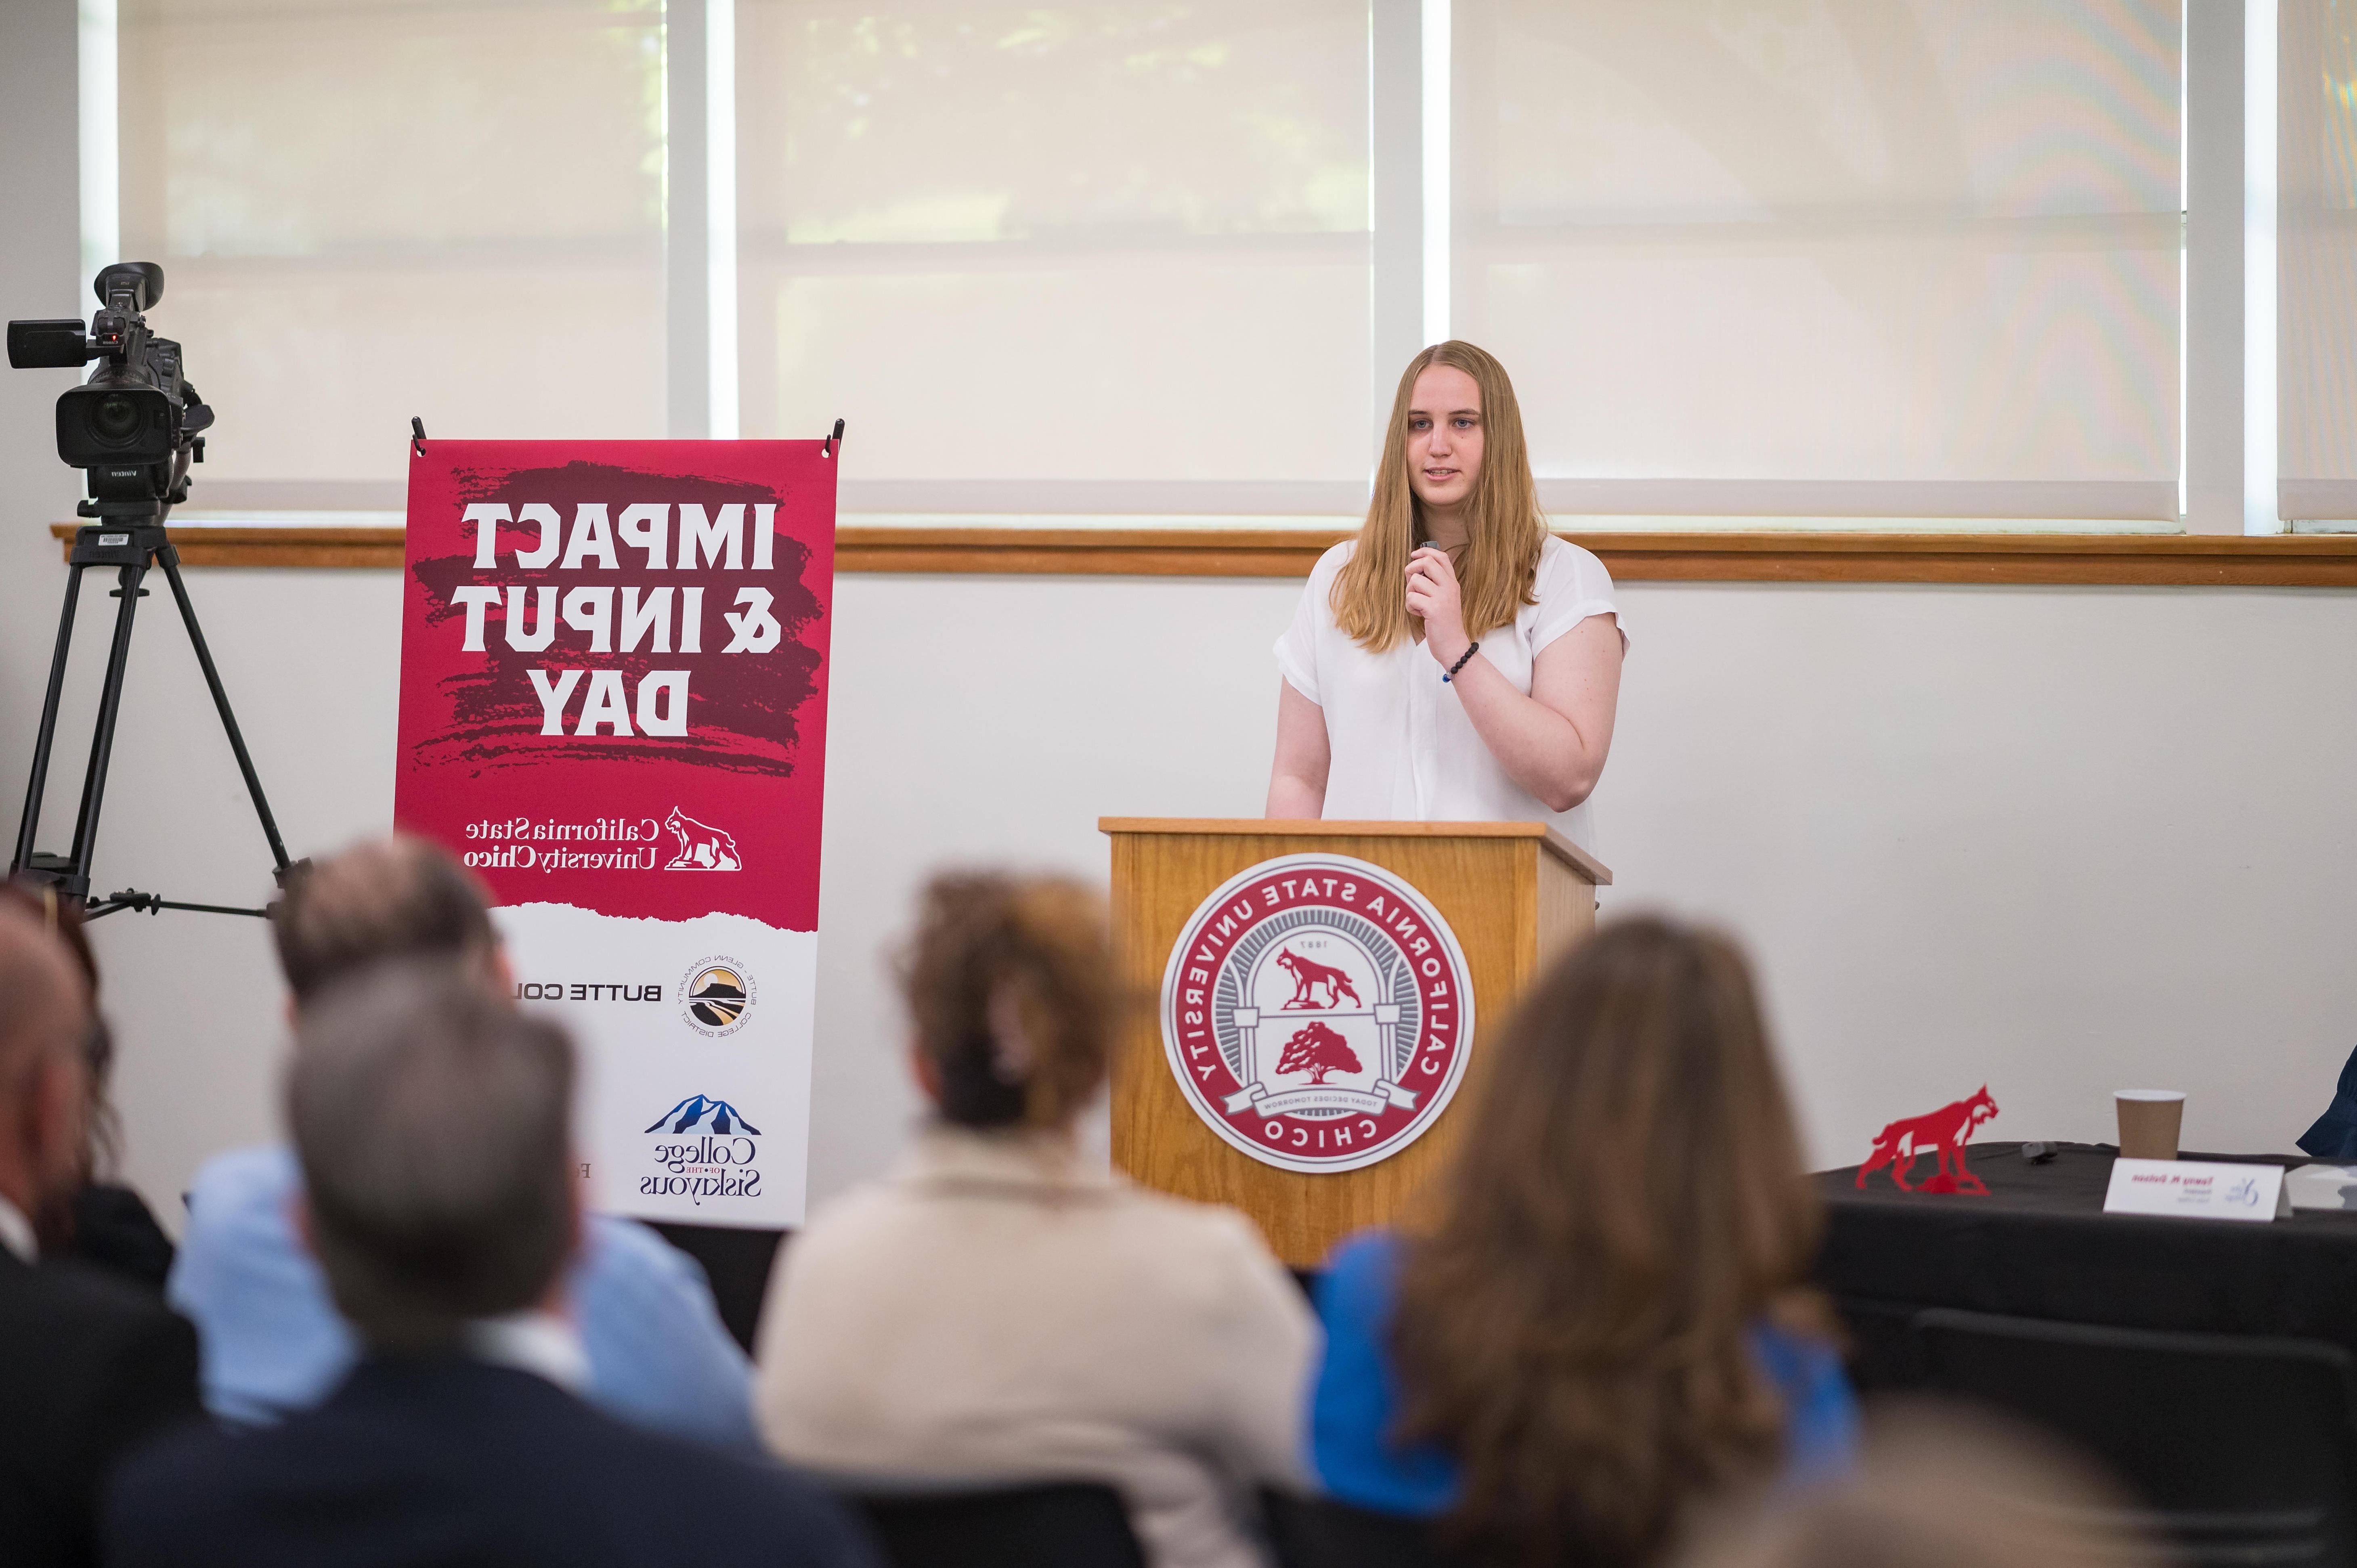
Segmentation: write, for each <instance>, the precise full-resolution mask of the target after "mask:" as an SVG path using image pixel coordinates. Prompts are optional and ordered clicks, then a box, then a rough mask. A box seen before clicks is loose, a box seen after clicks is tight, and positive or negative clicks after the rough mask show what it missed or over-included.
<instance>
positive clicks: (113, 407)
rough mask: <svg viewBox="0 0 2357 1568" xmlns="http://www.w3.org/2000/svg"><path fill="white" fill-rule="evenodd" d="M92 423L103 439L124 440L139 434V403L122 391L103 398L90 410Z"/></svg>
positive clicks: (92, 426)
mask: <svg viewBox="0 0 2357 1568" xmlns="http://www.w3.org/2000/svg"><path fill="white" fill-rule="evenodd" d="M90 423H91V428H92V429H94V430H96V431H97V432H98V435H99V438H100V439H101V440H104V441H122V440H124V439H126V438H127V437H129V436H132V435H136V434H138V431H139V405H138V404H137V403H135V402H133V401H132V400H131V399H129V398H127V397H124V396H123V395H122V394H120V393H117V394H116V395H115V396H113V397H109V398H101V399H100V400H99V404H98V406H97V407H96V408H94V409H92V410H91V412H90Z"/></svg>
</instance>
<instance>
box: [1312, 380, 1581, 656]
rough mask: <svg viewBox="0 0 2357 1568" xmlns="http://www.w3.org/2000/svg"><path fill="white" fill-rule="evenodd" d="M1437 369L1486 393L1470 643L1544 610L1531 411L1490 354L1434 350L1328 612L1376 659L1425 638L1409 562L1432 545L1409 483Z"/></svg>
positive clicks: (1468, 597)
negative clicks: (1410, 592) (1411, 608)
mask: <svg viewBox="0 0 2357 1568" xmlns="http://www.w3.org/2000/svg"><path fill="white" fill-rule="evenodd" d="M1434 365H1446V366H1448V367H1449V368H1450V369H1451V370H1458V371H1464V372H1465V373H1466V374H1467V375H1469V376H1470V377H1472V378H1473V384H1474V385H1475V386H1476V387H1478V388H1480V393H1481V434H1482V444H1481V468H1480V472H1479V473H1477V474H1476V475H1474V477H1473V494H1472V496H1471V497H1470V498H1469V503H1468V505H1467V507H1466V509H1465V521H1466V538H1465V553H1464V555H1463V557H1462V558H1461V559H1460V560H1458V563H1457V568H1456V570H1457V581H1458V585H1459V589H1460V592H1461V594H1462V596H1463V602H1464V606H1465V635H1466V636H1468V637H1487V636H1488V635H1490V633H1491V631H1493V630H1495V629H1496V628H1499V627H1501V626H1512V624H1513V623H1514V618H1515V617H1516V616H1518V615H1520V614H1521V613H1522V610H1523V606H1524V605H1534V604H1536V603H1538V602H1539V601H1538V587H1537V584H1538V575H1539V551H1540V549H1541V548H1542V547H1543V546H1544V544H1545V543H1546V537H1547V527H1546V517H1545V514H1544V513H1543V512H1541V511H1540V510H1539V492H1538V486H1537V484H1536V483H1535V482H1534V480H1533V479H1532V478H1531V457H1530V447H1529V446H1528V444H1527V443H1526V442H1525V441H1524V440H1523V410H1522V405H1521V404H1520V403H1517V402H1516V401H1515V400H1514V383H1513V381H1512V380H1511V379H1510V378H1509V377H1508V376H1507V374H1506V367H1505V366H1503V365H1501V364H1500V363H1499V362H1498V360H1497V359H1496V358H1495V357H1494V356H1493V355H1491V354H1490V353H1489V352H1488V351H1487V350H1485V349H1478V348H1475V347H1474V346H1473V345H1472V344H1470V343H1467V342H1463V341H1460V340H1458V339H1456V338H1451V339H1450V340H1449V341H1448V342H1446V343H1435V344H1433V345H1432V346H1431V347H1430V348H1428V349H1424V350H1423V351H1421V352H1420V353H1418V354H1417V355H1416V356H1415V358H1414V359H1412V360H1409V361H1408V362H1407V369H1406V370H1405V371H1402V372H1400V380H1399V390H1398V392H1395V393H1394V394H1393V397H1392V417H1391V424H1390V425H1389V427H1388V428H1387V429H1386V430H1385V432H1384V435H1383V458H1382V460H1381V461H1380V462H1378V463H1377V464H1376V466H1375V491H1374V495H1373V497H1372V499H1371V500H1370V501H1369V503H1368V506H1367V521H1365V522H1364V523H1363V524H1361V526H1360V529H1359V543H1358V548H1357V549H1355V550H1353V551H1352V552H1351V558H1350V560H1348V561H1346V562H1344V563H1343V564H1342V569H1341V571H1340V572H1339V573H1337V574H1336V575H1335V577H1334V586H1333V588H1332V590H1331V591H1330V593H1329V604H1330V606H1331V607H1332V609H1333V611H1334V624H1335V625H1336V626H1339V627H1340V628H1342V629H1343V630H1344V631H1346V632H1348V633H1350V634H1351V638H1352V639H1353V640H1355V641H1356V642H1358V643H1359V644H1360V645H1361V647H1363V648H1365V649H1366V650H1368V651H1369V652H1371V653H1383V652H1386V651H1388V650H1391V649H1394V648H1396V647H1398V646H1399V644H1400V643H1401V642H1403V641H1405V639H1407V638H1409V637H1410V636H1420V635H1422V634H1421V632H1420V631H1418V630H1417V628H1416V627H1415V618H1414V617H1413V616H1411V615H1409V614H1408V611H1407V558H1408V557H1409V556H1410V555H1413V554H1415V551H1416V548H1417V547H1418V546H1419V545H1424V544H1428V543H1430V542H1432V541H1431V536H1430V535H1429V534H1427V533H1426V532H1425V529H1424V519H1423V517H1422V515H1421V514H1420V513H1419V512H1418V510H1416V499H1415V489H1414V487H1413V486H1412V485H1411V484H1410V483H1409V479H1408V460H1407V421H1408V411H1409V409H1410V407H1411V405H1412V404H1413V403H1415V379H1416V377H1418V376H1420V375H1422V374H1423V373H1424V372H1425V371H1426V370H1427V369H1428V368H1430V367H1431V366H1434Z"/></svg>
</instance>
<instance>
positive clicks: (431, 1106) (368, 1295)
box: [286, 960, 574, 1350]
mask: <svg viewBox="0 0 2357 1568" xmlns="http://www.w3.org/2000/svg"><path fill="white" fill-rule="evenodd" d="M573 1078H574V1066H573V1044H572V1041H571V1040H570V1039H569V1038H568V1037H567V1036H566V1035H565V1031H564V1030H563V1029H561V1028H558V1027H557V1026H555V1025H554V1024H550V1023H548V1022H545V1021H544V1020H541V1019H536V1018H529V1017H525V1016H523V1015H520V1014H518V1013H516V1012H515V1011H513V1010H512V1009H511V1008H510V1007H508V1006H506V1005H505V1004H503V1003H502V1002H501V1001H500V999H499V998H497V997H495V996H493V995H491V994H490V993H489V992H487V991H486V990H485V989H484V987H483V984H482V982H481V979H480V978H479V976H478V975H476V974H475V973H473V972H471V971H470V970H468V969H467V968H464V967H462V966H461V965H460V964H458V963H454V962H451V961H447V960H446V961H404V962H396V963H392V964H387V965H384V966H382V967H381V968H378V969H375V970H371V971H370V972H366V973H363V974H361V975H360V976H357V977H355V978H353V979H350V980H348V981H346V982H344V983H339V984H338V985H335V986H333V987H331V988H329V989H328V991H327V992H326V993H323V994H322V995H321V996H320V998H319V999H318V1001H317V1004H316V1005H313V1006H309V1007H307V1008H306V1009H305V1012H304V1015H303V1019H302V1024H301V1027H300V1030H299V1033H298V1036H297V1040H296V1051H295V1053H294V1058H293V1061H292V1063H291V1065H290V1067H289V1069H288V1072H287V1078H286V1112H287V1122H288V1123H289V1125H290V1126H291V1127H292V1128H293V1130H294V1134H295V1147H296V1153H297V1155H300V1157H301V1159H302V1162H303V1177H304V1181H305V1184H306V1185H307V1187H308V1189H309V1198H310V1212H311V1232H312V1246H313V1247H314V1248H315V1249H316V1250H317V1253H318V1257H319V1262H320V1266H321V1267H322V1268H323V1269H325V1270H326V1272H327V1275H328V1288H329V1290H330V1291H331V1292H332V1293H333V1294H334V1295H335V1298H336V1305H337V1306H338V1307H339V1308H340V1309H341V1310H342V1312H343V1314H344V1316H346V1317H348V1318H350V1320H351V1322H352V1324H353V1326H355V1327H356V1328H358V1329H359V1330H360V1332H361V1337H363V1338H365V1339H367V1340H368V1341H369V1342H370V1343H371V1344H372V1345H376V1346H379V1347H382V1348H393V1349H420V1350H422V1349H434V1348H447V1347H448V1346H450V1345H452V1344H454V1343H456V1342H457V1339H458V1338H459V1337H460V1336H461V1335H462V1334H463V1332H464V1330H465V1327H466V1324H467V1322H468V1319H470V1318H477V1317H490V1316H498V1315H500V1314H502V1313H509V1312H516V1311H520V1310H522V1309H523V1308H525V1307H528V1306H531V1305H533V1304H534V1303H536V1302H538V1301H539V1300H540V1299H541V1298H542V1297H543V1296H544V1295H545V1294H547V1292H548V1288H549V1286H550V1285H551V1283H554V1280H555V1278H556V1275H557V1272H558V1271H559V1270H560V1269H561V1268H563V1266H564V1264H565V1257H566V1255H567V1253H568V1252H569V1251H571V1249H572V1244H573V1240H574V1198H573V1192H572V1187H571V1183H572V1181H573V1173H572V1104H573Z"/></svg>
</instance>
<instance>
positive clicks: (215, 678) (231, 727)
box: [156, 543, 287, 880]
mask: <svg viewBox="0 0 2357 1568" xmlns="http://www.w3.org/2000/svg"><path fill="white" fill-rule="evenodd" d="M156 563H157V564H159V565H161V566H162V567H163V568H164V580H165V581H166V582H167V583H169V584H171V585H172V597H173V599H174V601H175V602H177V603H178V605H179V607H180V621H181V624H182V625H184V626H186V627H187V628H188V641H189V643H190V644H191V645H192V646H193V647H194V648H195V649H196V650H197V665H198V667H199V669H201V670H203V671H204V672H205V684H206V685H207V686H208V687H210V689H211V691H212V694H213V706H214V707H215V708H217V709H219V710H220V711H221V728H223V729H225V730H227V731H228V732H229V748H230V750H231V751H233V752H235V753H236V754H237V770H238V772H240V773H241V774H243V775H244V776H245V792H246V793H247V794H249V795H251V796H253V814H254V815H255V816H257V817H260V818H261V819H262V832H263V836H264V838H267V839H268V840H269V841H270V858H271V860H272V861H273V862H274V866H275V869H276V871H277V873H278V875H279V876H280V878H281V879H282V880H283V879H284V878H285V873H286V868H287V863H286V845H285V843H284V842H283V841H281V840H280V838H279V836H278V819H277V818H275V817H274V816H272V815H271V814H270V802H269V800H266V799H265V798H264V796H263V793H262V779H261V776H260V775H259V774H257V773H255V772H254V770H253V757H249V756H247V755H246V750H245V736H244V735H243V734H242V733H241V732H240V731H239V729H238V727H237V715H236V714H233V713H231V712H230V707H229V691H228V689H227V688H226V687H224V686H223V685H222V684H221V671H218V670H216V669H214V668H213V650H211V649H210V648H208V647H206V646H205V630H204V628H202V627H200V626H199V625H198V624H197V607H196V606H194V605H192V604H190V603H189V602H188V585H186V584H184V583H182V582H181V581H180V553H179V552H178V551H177V550H175V549H173V548H172V546H171V545H169V544H168V543H167V544H166V545H165V546H164V547H163V548H162V549H161V550H158V551H157V552H156Z"/></svg>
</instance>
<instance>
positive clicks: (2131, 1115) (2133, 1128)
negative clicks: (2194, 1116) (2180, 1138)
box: [2113, 1089, 2185, 1160]
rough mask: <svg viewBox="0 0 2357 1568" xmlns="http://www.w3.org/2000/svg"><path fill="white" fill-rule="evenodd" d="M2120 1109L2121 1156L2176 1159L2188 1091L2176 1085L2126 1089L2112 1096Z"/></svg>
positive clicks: (2137, 1158) (2135, 1158) (2143, 1158)
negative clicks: (2164, 1087) (2178, 1135)
mask: <svg viewBox="0 0 2357 1568" xmlns="http://www.w3.org/2000/svg"><path fill="white" fill-rule="evenodd" d="M2113 1100H2114V1102H2115V1104H2117V1105H2118V1106H2119V1110H2120V1157H2121V1158H2123V1159H2130V1160H2173V1159H2175V1158H2176V1157H2177V1134H2178V1133H2179V1130H2180V1129H2181V1128H2182V1127H2183V1126H2184V1123H2185V1095H2184V1092H2183V1091H2182V1090H2175V1089H2123V1090H2120V1091H2119V1092H2118V1093H2117V1094H2115V1096H2114V1097H2113Z"/></svg>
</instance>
